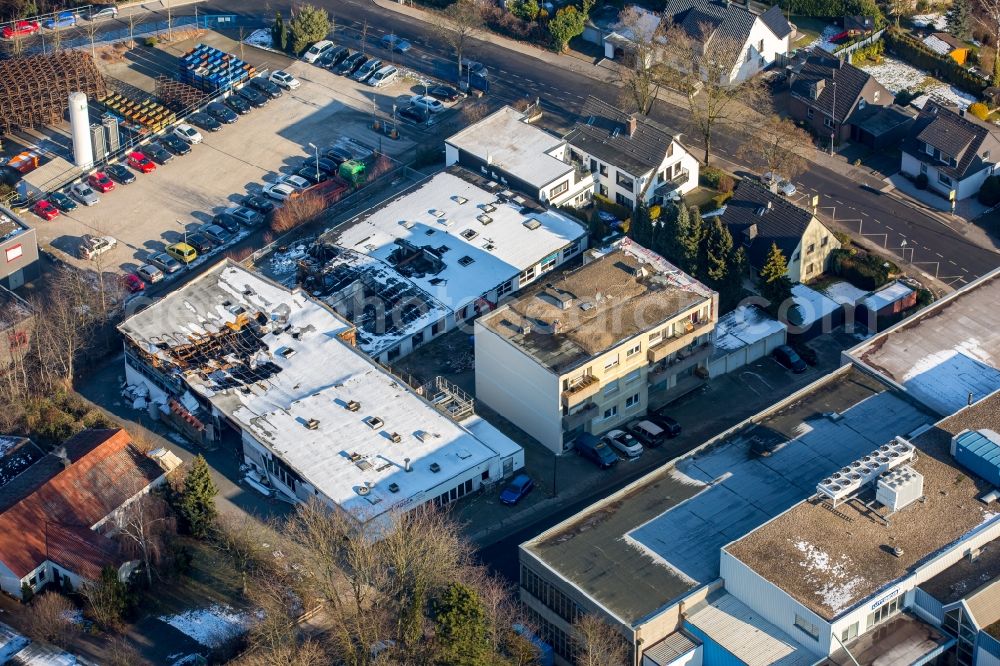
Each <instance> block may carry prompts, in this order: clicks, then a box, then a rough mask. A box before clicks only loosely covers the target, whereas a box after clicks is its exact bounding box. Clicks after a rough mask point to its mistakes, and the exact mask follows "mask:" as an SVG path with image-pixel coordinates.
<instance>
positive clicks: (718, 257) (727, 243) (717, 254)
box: [703, 215, 733, 289]
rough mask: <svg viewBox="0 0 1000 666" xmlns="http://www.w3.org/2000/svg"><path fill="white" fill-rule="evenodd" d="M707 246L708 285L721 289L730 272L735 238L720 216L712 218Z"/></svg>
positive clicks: (706, 236)
mask: <svg viewBox="0 0 1000 666" xmlns="http://www.w3.org/2000/svg"><path fill="white" fill-rule="evenodd" d="M703 244H704V246H705V269H704V270H705V277H707V278H708V284H709V285H710V286H712V287H713V288H714V289H719V288H720V287H721V285H722V284H723V281H724V280H725V278H726V275H727V274H728V272H729V262H730V259H731V257H730V255H731V254H732V252H733V236H732V234H730V233H729V227H727V226H726V225H724V224H723V223H722V220H721V219H720V218H719V216H718V215H717V216H715V217H713V218H712V222H711V224H709V225H708V230H707V232H706V234H705V240H704V241H703Z"/></svg>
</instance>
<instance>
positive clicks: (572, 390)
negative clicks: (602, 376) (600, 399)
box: [562, 375, 601, 408]
mask: <svg viewBox="0 0 1000 666" xmlns="http://www.w3.org/2000/svg"><path fill="white" fill-rule="evenodd" d="M600 388H601V381H600V380H599V379H598V378H597V377H595V376H593V375H587V376H586V377H584V378H583V379H581V380H580V381H578V382H577V383H576V384H574V385H573V386H570V387H569V388H568V389H566V390H565V391H563V392H562V402H563V407H567V408H568V407H573V406H574V405H579V404H580V403H581V402H583V401H584V400H586V399H587V398H589V397H591V396H593V395H596V394H597V391H598V390H599V389H600Z"/></svg>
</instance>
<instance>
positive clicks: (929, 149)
mask: <svg viewBox="0 0 1000 666" xmlns="http://www.w3.org/2000/svg"><path fill="white" fill-rule="evenodd" d="M924 152H925V153H927V154H928V155H931V156H933V155H934V146H932V145H931V144H929V143H925V144H924Z"/></svg>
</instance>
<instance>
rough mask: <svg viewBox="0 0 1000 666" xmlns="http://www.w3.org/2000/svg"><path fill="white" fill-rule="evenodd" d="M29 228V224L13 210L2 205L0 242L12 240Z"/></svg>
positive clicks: (0, 210)
mask: <svg viewBox="0 0 1000 666" xmlns="http://www.w3.org/2000/svg"><path fill="white" fill-rule="evenodd" d="M27 229H28V225H26V224H25V223H24V222H22V221H21V219H20V218H18V216H17V215H15V214H14V212H13V211H11V210H8V209H7V208H3V207H2V206H0V243H3V242H6V241H8V240H10V239H11V238H13V237H14V236H17V235H18V234H20V233H23V232H24V231H26V230H27Z"/></svg>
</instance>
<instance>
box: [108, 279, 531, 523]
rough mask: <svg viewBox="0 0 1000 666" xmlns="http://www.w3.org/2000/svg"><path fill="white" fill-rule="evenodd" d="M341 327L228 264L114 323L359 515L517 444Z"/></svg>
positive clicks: (419, 495) (418, 494)
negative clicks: (413, 381)
mask: <svg viewBox="0 0 1000 666" xmlns="http://www.w3.org/2000/svg"><path fill="white" fill-rule="evenodd" d="M238 317H239V319H238ZM349 329H350V327H349V326H348V325H347V324H346V323H345V322H344V321H343V320H342V319H341V318H340V317H338V316H337V315H336V314H335V313H333V312H332V311H331V310H329V309H328V308H326V307H324V306H323V305H321V304H320V303H318V302H317V301H315V300H313V299H311V298H309V297H308V296H306V295H305V294H303V293H302V292H300V291H298V290H296V291H288V290H286V289H284V288H282V287H281V286H279V285H277V284H274V283H272V282H270V281H268V280H266V279H265V278H263V277H261V276H259V275H258V274H256V273H253V272H251V271H249V270H247V269H246V268H243V267H242V266H239V265H238V264H234V263H232V262H222V263H220V264H219V265H217V266H216V267H214V268H212V269H211V270H209V271H207V272H206V273H204V274H203V275H202V276H201V277H199V278H198V279H196V280H193V281H192V282H190V283H188V284H186V285H184V286H182V287H180V288H179V289H178V290H176V291H174V292H172V293H170V294H168V295H167V296H165V297H164V298H163V299H161V300H160V301H158V302H157V303H154V304H153V305H151V306H150V307H149V308H147V309H146V310H144V311H142V312H140V313H138V314H136V315H133V316H132V317H130V318H129V319H127V320H126V321H125V322H124V323H122V325H121V326H120V330H121V331H122V333H124V334H125V335H126V336H128V337H129V338H130V340H131V341H132V342H133V343H134V344H135V345H136V346H137V347H138V348H139V349H140V350H145V351H147V353H149V354H151V355H153V356H155V357H156V358H157V359H159V360H160V362H161V368H163V370H164V371H165V372H170V371H174V372H176V373H177V374H178V375H180V376H181V377H182V378H183V380H184V381H185V382H186V383H187V385H188V386H189V387H190V388H191V389H192V390H194V391H196V392H198V393H200V394H201V395H203V396H204V397H205V398H207V399H208V400H209V401H211V403H212V404H213V405H214V406H215V407H216V408H217V409H219V410H220V411H221V412H222V413H224V414H226V415H227V416H228V417H229V418H230V419H231V420H232V421H234V422H235V423H238V424H239V425H240V426H241V427H242V428H243V429H244V430H245V431H246V432H247V433H249V434H251V435H253V437H254V438H255V439H257V441H259V442H261V443H262V444H264V445H265V446H267V447H268V448H269V449H270V450H272V451H274V452H275V453H276V454H277V455H279V456H280V457H281V459H282V460H284V461H285V462H286V463H287V464H288V465H289V466H290V467H291V468H292V469H293V470H294V471H295V472H296V473H298V474H299V475H301V476H302V478H304V479H306V480H307V481H308V482H309V483H311V484H312V485H313V486H314V487H315V488H317V489H318V490H319V491H320V492H322V493H323V494H325V495H326V496H327V497H329V498H330V499H331V500H333V501H334V502H336V503H338V504H339V505H340V506H342V507H344V508H347V509H349V510H351V511H353V512H354V513H355V514H356V515H357V516H358V517H359V518H361V519H370V518H373V517H375V516H377V515H380V514H383V513H385V512H387V511H390V510H392V509H394V508H397V507H402V506H404V505H406V504H408V503H410V502H412V501H417V500H419V501H422V500H423V499H425V498H424V497H423V494H424V493H425V492H426V491H429V490H430V489H432V488H434V487H436V486H438V485H440V484H442V483H444V482H445V481H447V480H448V479H451V478H453V477H456V476H458V475H459V474H461V473H464V472H466V471H468V470H470V469H472V468H475V467H476V466H478V465H481V464H483V463H484V462H486V461H488V460H490V459H493V458H495V457H496V456H498V455H500V456H504V455H512V454H514V453H515V452H516V451H518V450H519V447H518V446H517V445H516V444H514V443H513V442H511V441H510V440H509V439H506V438H503V437H502V436H497V434H496V433H493V432H488V433H486V434H488V435H489V438H490V444H489V445H488V444H486V443H484V442H483V441H482V440H481V439H479V438H477V437H476V436H475V435H473V434H472V433H471V432H470V431H469V430H467V429H466V428H464V427H462V426H461V425H459V424H457V423H455V422H453V421H452V420H451V419H449V418H447V417H446V416H444V415H443V414H442V413H441V412H439V411H438V410H436V409H435V408H434V407H432V406H431V405H430V404H429V403H427V402H426V401H424V400H423V399H422V398H421V397H419V396H418V395H417V394H416V393H415V392H413V391H412V390H411V389H410V388H409V387H408V386H407V385H406V384H405V383H403V382H402V381H401V380H399V379H397V378H396V377H393V376H392V375H390V374H388V373H387V372H385V371H383V370H382V369H381V368H379V367H378V366H377V365H375V364H374V363H373V362H371V361H370V360H369V359H367V358H366V357H365V356H363V355H362V354H361V353H359V352H358V351H356V350H355V349H353V348H352V347H351V346H350V345H349V344H348V343H346V342H344V341H343V340H342V339H341V338H340V337H339V336H340V334H342V333H344V332H345V331H348V330H349ZM185 402H187V401H185ZM355 408H356V409H355ZM373 419H377V420H373ZM396 435H398V441H394V439H395V437H394V436H396ZM405 458H409V459H410V466H411V471H409V472H407V471H405V469H404V468H405V460H404V459H405ZM432 465H434V468H432ZM390 484H395V486H396V487H395V488H392V489H390ZM363 487H364V488H365V489H362V488H363Z"/></svg>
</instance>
